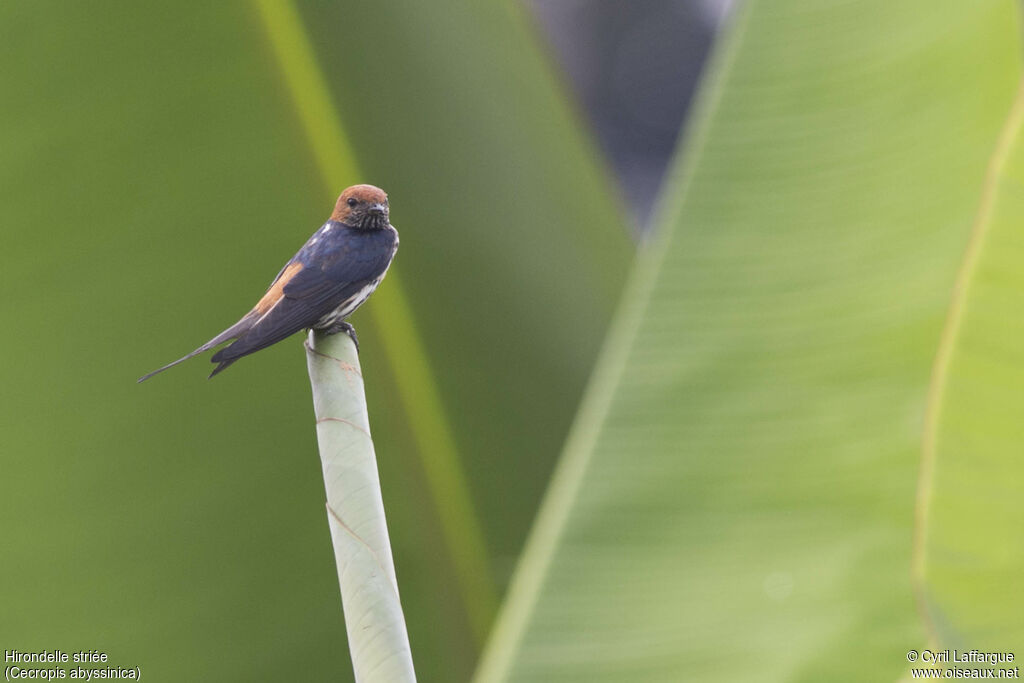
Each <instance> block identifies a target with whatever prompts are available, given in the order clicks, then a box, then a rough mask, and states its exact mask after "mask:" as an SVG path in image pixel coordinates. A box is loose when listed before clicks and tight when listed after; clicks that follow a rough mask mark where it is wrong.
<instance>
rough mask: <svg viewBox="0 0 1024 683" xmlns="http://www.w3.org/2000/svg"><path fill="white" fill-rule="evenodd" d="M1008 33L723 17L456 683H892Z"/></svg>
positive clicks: (1006, 70) (787, 16) (922, 19)
mask: <svg viewBox="0 0 1024 683" xmlns="http://www.w3.org/2000/svg"><path fill="white" fill-rule="evenodd" d="M1018 28H1019V21H1018V8H1017V5H1016V4H1015V3H1013V2H1008V1H1007V2H992V3H952V4H944V5H942V6H941V7H939V6H936V5H935V4H934V3H930V2H926V1H924V0H903V1H901V2H895V3H894V2H888V1H881V0H878V1H874V2H855V3H819V2H813V1H808V0H786V1H777V2H756V1H751V2H747V3H744V4H743V5H742V6H741V7H740V8H739V9H738V12H737V15H736V17H735V22H734V25H733V26H732V27H731V30H730V31H729V34H728V36H727V37H726V38H725V39H724V41H723V42H721V43H720V44H719V46H718V49H717V54H716V56H715V58H714V60H713V66H712V68H711V69H710V72H709V74H708V75H707V77H706V79H705V82H704V84H703V88H702V93H701V105H700V112H699V114H698V115H697V116H696V123H695V124H694V126H693V130H692V132H691V134H690V135H689V138H688V143H687V144H686V145H685V149H684V155H683V156H681V158H680V160H679V161H678V163H677V166H676V171H675V173H674V174H672V177H671V178H670V179H669V181H668V182H667V184H666V186H665V189H664V193H663V204H662V207H661V211H660V220H659V222H658V225H659V227H660V233H659V235H658V239H657V240H656V242H654V243H653V244H651V245H649V247H648V248H647V249H645V250H644V252H643V253H642V254H641V255H640V258H639V261H638V262H637V264H636V266H635V269H634V271H633V276H632V281H631V285H630V286H629V288H628V292H627V296H626V299H625V300H624V303H623V307H622V310H621V311H620V313H619V317H618V319H617V321H616V323H615V326H614V329H613V332H612V335H611V338H610V340H609V341H608V343H607V345H606V347H605V350H604V352H603V355H602V359H601V361H600V363H599V366H598V369H597V372H596V374H595V377H594V379H593V380H592V383H591V386H590V388H589V390H588V392H587V395H586V398H585V400H584V403H583V405H582V407H581V410H580V413H579V416H578V418H577V421H576V423H575V426H574V428H573V431H572V434H571V437H570V440H569V443H568V444H567V447H566V451H565V453H564V455H563V459H562V461H561V462H560V464H559V467H558V469H557V471H556V475H555V478H554V481H553V483H552V486H551V489H550V491H549V492H548V495H547V497H546V498H545V501H544V504H543V506H542V509H541V513H540V515H539V518H538V521H537V523H536V525H535V527H534V529H533V532H532V534H531V537H530V540H529V541H528V546H527V549H526V551H525V555H524V557H523V560H522V562H521V565H520V567H519V570H518V572H517V574H516V577H515V580H514V582H513V585H512V589H511V592H510V595H509V597H508V601H507V603H506V605H505V606H504V607H503V611H502V613H501V616H500V617H499V622H498V626H497V630H496V633H495V634H494V636H493V638H492V640H491V642H490V643H489V645H488V649H487V650H486V652H485V655H484V661H483V664H482V666H481V668H480V669H479V672H478V680H480V681H497V680H516V681H537V680H543V681H588V682H589V681H604V680H607V681H622V680H637V681H639V680H642V681H673V682H674V681H679V680H727V681H728V680H737V681H751V680H773V681H774V680H777V681H781V680H786V681H822V680H830V681H840V680H850V681H863V680H894V679H896V678H898V677H899V676H900V675H901V674H903V673H904V671H905V670H906V667H907V662H906V652H907V650H908V649H910V648H916V649H920V647H921V646H922V645H923V644H924V641H925V630H924V628H923V625H922V623H921V621H920V619H919V618H918V616H917V615H916V613H915V610H914V601H913V597H912V594H913V592H912V586H911V580H910V571H909V569H910V566H911V547H912V544H911V542H910V541H911V534H912V520H913V512H914V490H915V481H916V473H917V467H918V458H919V452H920V442H921V430H922V414H923V412H924V404H925V396H926V393H927V385H928V378H929V368H930V365H931V361H932V358H933V356H934V355H935V352H936V348H937V346H938V340H939V336H940V330H941V326H942V325H941V323H942V319H943V315H944V313H945V311H946V308H947V304H948V299H949V292H950V290H951V287H952V284H953V281H954V275H955V272H956V268H957V264H958V263H959V262H960V260H961V258H962V254H963V252H964V247H965V244H966V241H967V235H968V233H969V231H970V226H971V224H972V222H973V220H974V216H975V213H976V211H977V207H978V204H979V202H980V198H981V197H982V195H983V193H984V187H985V183H984V180H983V178H984V174H985V168H986V165H987V163H988V159H989V156H990V154H991V152H992V149H993V146H994V145H995V141H996V139H997V136H998V132H999V130H1000V129H1001V127H1002V126H1003V122H1004V119H1005V118H1006V116H1007V112H1008V111H1009V109H1010V102H1011V100H1012V99H1013V94H1014V92H1015V88H1016V83H1017V80H1018V78H1019V76H1020V49H1021V45H1020V42H1021V41H1020V38H1019V35H1018ZM1011 215H1012V214H1008V215H1007V218H1008V219H1009V218H1010V217H1011ZM1018 270H1019V269H1018ZM1014 282H1015V281H1014ZM993 303H994V302H993ZM1002 303H1003V304H1005V303H1007V302H1005V301H1004V302H1002ZM999 311H1000V314H1001V315H1003V316H1005V317H1012V315H1014V313H1015V311H1014V310H1013V306H1012V305H1010V306H1006V305H1002V306H1001V307H1000V308H999ZM1003 324H1005V325H1007V328H1009V327H1010V326H1011V325H1013V324H1014V323H1013V322H1012V321H1003ZM1001 338H1002V339H1004V340H1007V339H1010V337H1009V336H1008V335H1006V334H1003V335H1002V336H1001ZM986 339H987V337H986ZM979 362H980V361H979ZM953 367H954V371H955V368H956V363H954V366H953ZM950 381H951V382H952V381H953V379H952V378H951V380H950ZM1008 381H1010V379H1009V378H1008ZM964 400H968V399H967V397H965V398H964ZM971 414H972V415H974V414H975V413H971ZM965 417H966V416H965ZM1007 419H1009V418H1007ZM1009 424H1010V423H1009V422H1007V423H1006V425H1009ZM978 426H979V427H980V428H982V429H983V428H984V425H983V424H980V425H978ZM940 433H941V432H940ZM941 443H942V442H941V440H940V445H941ZM1004 446H1005V442H1004ZM1000 452H1002V453H1005V452H1006V451H1000ZM938 462H939V467H940V468H941V467H942V463H943V462H944V461H943V460H942V456H941V454H940V456H939V461H938ZM1001 462H1004V464H1007V463H1009V460H1008V459H1006V460H1002V461H1001ZM999 471H1000V472H1004V473H1005V472H1007V470H999ZM954 472H955V470H954ZM980 474H981V473H980V472H979V473H978V475H980ZM1016 474H1017V475H1019V472H1017V473H1016ZM1017 480H1019V476H1017V477H1016V478H1015V480H1014V481H1017ZM1014 490H1017V489H1014ZM951 491H952V489H951ZM998 491H999V492H1000V493H1005V494H1007V495H1006V497H1005V500H1013V501H1014V505H1015V506H1016V508H1017V509H1016V512H1014V513H1013V514H1012V515H1009V516H1008V518H1007V519H1006V520H1005V522H1006V524H1007V525H1011V524H1013V523H1015V522H1014V520H1019V514H1020V512H1019V496H1017V498H1016V499H1014V498H1013V497H1012V490H1011V485H1010V484H1007V486H1006V488H1000V489H998ZM976 493H977V494H978V495H981V493H980V489H979V490H977V491H976ZM937 495H938V494H937ZM951 495H952V493H951V494H950V495H947V496H946V498H947V499H948V498H949V497H950V496H951ZM935 505H936V506H938V505H939V501H938V500H937V499H936V501H935ZM975 512H976V510H975ZM993 512H995V510H993ZM972 519H975V520H976V521H981V520H982V519H988V516H987V513H986V516H984V517H974V516H973V515H972ZM999 528H1000V529H1002V530H1003V531H1004V532H1006V533H1009V532H1008V531H1007V530H1008V529H1009V528H1011V527H1009V526H1007V527H1005V528H1004V527H1002V526H1000V527H999ZM995 533H996V532H993V534H991V535H990V534H988V533H986V535H985V537H986V538H989V539H990V540H994V538H995ZM1014 547H1016V546H1014ZM995 552H997V551H993V555H994V554H995ZM1006 559H1007V560H1008V561H1010V562H1011V563H1012V562H1013V561H1017V560H1018V559H1019V557H1018V556H1016V555H1014V556H1013V558H1010V557H1007V558H1006ZM1016 566H1017V568H1018V569H1019V564H1017V565H1016ZM993 590H994V589H993ZM963 596H966V593H964V594H963ZM986 604H987V603H986ZM1015 604H1019V602H1015ZM978 609H979V612H980V610H982V609H983V608H982V607H981V606H979V607H978ZM1007 610H1012V608H1007ZM1004 613H1005V614H1009V613H1010V612H1009V611H1005V612H1004V610H1002V609H999V610H992V611H989V612H987V615H988V616H989V617H993V618H996V619H997V621H998V620H999V619H1002V617H1001V616H1000V615H1003V614H1004ZM971 633H972V635H973V636H974V639H973V640H972V641H971V642H970V643H969V644H970V645H971V646H972V647H982V648H983V649H984V646H985V645H986V644H989V643H992V644H995V643H996V642H997V640H996V639H992V640H989V639H988V638H987V636H986V634H985V633H982V632H981V631H980V630H977V629H975V630H972V631H971ZM998 641H999V642H1002V639H1001V637H1000V638H999V639H998Z"/></svg>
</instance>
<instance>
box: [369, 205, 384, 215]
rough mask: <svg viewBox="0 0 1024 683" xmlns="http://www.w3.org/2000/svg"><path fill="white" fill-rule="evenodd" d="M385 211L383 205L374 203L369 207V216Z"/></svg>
mask: <svg viewBox="0 0 1024 683" xmlns="http://www.w3.org/2000/svg"><path fill="white" fill-rule="evenodd" d="M387 212H388V210H387V209H386V208H385V207H384V205H383V204H374V205H373V206H371V207H370V209H369V214H370V215H371V216H383V215H384V214H386V213H387Z"/></svg>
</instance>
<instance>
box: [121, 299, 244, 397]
mask: <svg viewBox="0 0 1024 683" xmlns="http://www.w3.org/2000/svg"><path fill="white" fill-rule="evenodd" d="M252 323H253V319H252V316H251V315H247V316H245V317H244V318H242V319H241V320H239V321H238V322H237V323H235V324H234V325H232V326H231V327H229V328H228V329H226V330H224V331H223V332H221V333H220V334H218V335H217V336H216V337H214V338H213V339H211V340H210V341H208V342H206V343H205V344H203V345H202V346H200V347H199V348H198V349H196V350H195V351H192V352H191V353H189V354H187V355H184V356H182V357H181V358H179V359H178V360H176V361H174V362H173V363H168V364H167V365H165V366H163V367H162V368H158V369H156V370H154V371H153V372H151V373H149V374H146V375H143V376H142V377H140V378H139V379H138V380H137V381H138V382H145V381H146V380H147V379H149V378H150V377H152V376H153V375H158V374H160V373H161V372H163V371H164V370H168V369H170V368H173V367H174V366H175V365H177V364H178V363H184V362H185V361H187V360H188V359H189V358H193V357H195V356H198V355H199V354H200V353H202V352H203V351H209V350H210V349H212V348H213V347H214V346H217V345H218V344H222V343H224V342H226V341H227V340H229V339H236V338H238V337H239V336H240V335H242V334H245V332H246V330H248V329H249V328H250V327H252ZM225 367H227V365H223V366H221V367H218V368H217V369H216V370H214V371H213V375H215V374H217V373H218V372H220V371H221V370H223V369H224V368H225ZM213 375H210V376H211V377H213Z"/></svg>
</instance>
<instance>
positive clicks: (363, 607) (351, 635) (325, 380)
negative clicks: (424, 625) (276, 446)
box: [306, 331, 416, 683]
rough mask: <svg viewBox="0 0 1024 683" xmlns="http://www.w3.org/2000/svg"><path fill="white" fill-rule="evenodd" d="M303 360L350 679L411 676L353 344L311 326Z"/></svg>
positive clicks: (370, 681)
mask: <svg viewBox="0 0 1024 683" xmlns="http://www.w3.org/2000/svg"><path fill="white" fill-rule="evenodd" d="M306 362H307V364H308V366H309V382H310V385H311V386H312V388H313V408H314V411H315V413H316V436H317V441H318V443H319V444H320V461H321V464H322V465H323V470H324V487H325V489H326V491H327V522H328V524H329V525H330V528H331V540H332V541H333V543H334V557H335V560H336V561H337V565H338V584H339V586H340V587H341V602H342V606H343V608H344V611H345V630H346V631H347V632H348V645H349V652H350V654H351V656H352V668H353V669H354V670H355V676H356V680H357V681H359V682H360V683H374V682H375V681H381V682H385V681H386V682H388V683H392V682H399V683H400V682H403V681H415V680H416V674H415V671H414V669H413V663H412V651H411V649H410V648H409V635H408V633H407V631H406V626H405V617H404V615H403V614H402V603H401V601H400V599H399V595H398V579H397V578H396V576H395V564H394V560H393V559H392V555H391V543H390V541H389V540H388V528H387V523H386V521H385V518H384V500H383V497H382V495H381V488H380V479H379V477H378V475H377V458H376V455H375V453H374V450H373V440H372V439H371V437H370V420H369V417H368V415H367V412H366V396H365V394H364V392H363V377H362V373H361V372H360V368H359V356H358V353H357V352H356V348H355V344H353V343H352V340H351V339H350V338H349V336H348V335H346V334H335V335H331V336H324V335H322V334H320V333H317V332H313V331H310V333H309V339H308V340H307V342H306Z"/></svg>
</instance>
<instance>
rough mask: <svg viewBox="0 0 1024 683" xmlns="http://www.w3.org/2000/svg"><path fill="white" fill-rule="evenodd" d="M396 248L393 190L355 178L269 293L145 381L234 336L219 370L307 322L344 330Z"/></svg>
mask: <svg viewBox="0 0 1024 683" xmlns="http://www.w3.org/2000/svg"><path fill="white" fill-rule="evenodd" d="M397 250H398V231H397V230H395V227H394V226H393V225H391V223H390V221H389V220H388V196H387V195H386V194H385V193H384V191H383V190H381V189H380V188H378V187H374V186H373V185H353V186H352V187H350V188H348V189H346V190H345V191H344V192H342V193H341V196H340V197H338V203H337V204H336V205H335V207H334V212H333V213H332V214H331V217H330V218H329V219H328V220H327V222H326V223H324V224H323V226H321V228H320V229H319V230H317V231H316V232H315V233H313V236H312V237H310V238H309V240H308V241H307V242H306V243H305V244H304V245H302V248H301V249H299V252H298V253H297V254H295V256H293V257H292V258H291V260H290V261H288V263H286V264H285V266H284V268H282V269H281V272H280V273H278V274H277V277H276V278H274V281H273V282H272V283H271V284H270V288H269V289H268V290H267V293H266V294H264V295H263V298H262V299H260V300H259V301H258V302H256V305H255V306H254V307H253V309H252V310H251V311H249V312H248V313H246V314H245V315H244V316H242V319H241V320H239V321H238V322H237V323H235V324H234V325H232V326H231V327H229V328H228V329H226V330H224V331H223V332H221V333H220V334H218V335H217V336H216V337H214V338H213V339H211V340H210V341H208V342H206V343H205V344H203V345H202V346H200V347H199V348H198V349H196V350H195V351H193V352H192V353H190V354H188V355H186V356H183V357H181V358H179V359H178V360H176V361H174V362H173V363H169V364H167V365H165V366H164V367H162V368H160V369H159V370H154V371H153V372H151V373H149V374H148V375H144V376H142V377H140V378H139V380H138V381H140V382H142V381H145V380H147V379H149V378H150V377H152V376H153V375H155V374H157V373H159V372H163V371H164V370H166V369H168V368H171V367H174V366H175V365H177V364H178V363H181V362H184V361H186V360H188V359H189V358H192V357H193V356H196V355H198V354H200V353H202V352H203V351H207V350H209V349H212V348H213V347H215V346H217V345H218V344H221V343H223V342H226V341H229V340H231V339H234V340H235V341H234V343H232V344H231V345H229V346H225V347H224V348H222V349H221V350H219V351H217V353H215V354H213V357H212V358H211V359H210V360H211V361H212V362H214V363H217V364H218V365H217V367H216V368H214V370H213V372H211V373H210V377H213V376H214V375H216V374H217V373H218V372H220V371H221V370H223V369H225V368H226V367H228V366H229V365H231V364H232V363H234V362H235V361H236V360H238V359H239V358H241V357H242V356H247V355H249V354H250V353H254V352H256V351H259V350H260V349H263V348H266V347H268V346H270V345H271V344H275V343H277V342H279V341H281V340H282V339H284V338H285V337H289V336H291V335H292V334H294V333H296V332H298V331H299V330H301V329H304V328H312V329H314V330H320V331H323V332H325V333H326V334H335V333H337V332H346V333H348V334H349V336H351V337H352V341H354V342H355V343H356V348H357V349H358V348H359V342H358V340H357V339H356V334H355V329H354V328H353V327H352V325H351V324H350V323H348V322H346V321H345V318H346V317H348V316H349V315H350V314H351V313H352V312H353V311H355V310H356V309H357V308H359V306H361V305H362V304H363V303H364V302H365V301H366V299H367V298H369V296H370V294H372V293H373V290H375V289H376V288H377V285H379V284H380V281H381V280H383V279H384V275H385V274H386V273H387V272H388V266H390V265H391V259H392V258H394V256H395V252H396V251H397Z"/></svg>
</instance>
